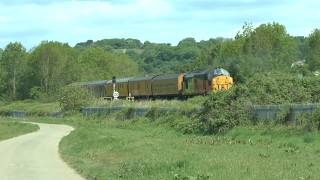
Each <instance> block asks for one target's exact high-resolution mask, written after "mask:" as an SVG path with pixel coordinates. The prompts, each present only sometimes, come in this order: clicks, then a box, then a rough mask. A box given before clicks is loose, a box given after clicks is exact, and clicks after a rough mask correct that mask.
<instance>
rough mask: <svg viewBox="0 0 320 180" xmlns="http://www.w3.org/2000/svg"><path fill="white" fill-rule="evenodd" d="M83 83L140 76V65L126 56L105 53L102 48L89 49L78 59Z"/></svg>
mask: <svg viewBox="0 0 320 180" xmlns="http://www.w3.org/2000/svg"><path fill="white" fill-rule="evenodd" d="M77 64H78V68H77V70H78V71H79V72H78V74H79V77H80V80H81V81H93V80H101V79H111V78H112V76H117V77H125V76H126V77H127V76H134V75H137V74H138V71H139V70H138V64H137V63H136V62H134V61H133V60H131V59H130V58H129V57H128V56H127V55H125V54H115V53H110V52H105V51H104V50H103V49H102V48H89V49H86V50H84V51H82V52H81V53H80V55H79V56H78V59H77Z"/></svg>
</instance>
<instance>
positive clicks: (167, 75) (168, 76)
mask: <svg viewBox="0 0 320 180" xmlns="http://www.w3.org/2000/svg"><path fill="white" fill-rule="evenodd" d="M179 75H180V74H163V75H158V76H155V77H154V78H153V79H154V80H161V79H175V78H178V77H179Z"/></svg>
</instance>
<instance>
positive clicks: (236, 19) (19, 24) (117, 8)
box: [0, 0, 320, 49]
mask: <svg viewBox="0 0 320 180" xmlns="http://www.w3.org/2000/svg"><path fill="white" fill-rule="evenodd" d="M319 19H320V1H317V0H304V1H299V0H109V1H108V0H95V1H88V0H78V1H76V0H69V1H67V0H0V48H4V47H5V45H6V44H8V43H9V42H12V41H19V42H21V43H23V44H24V45H25V46H26V47H27V48H28V49H30V48H32V47H34V46H36V45H37V44H39V43H40V42H41V41H42V40H55V41H61V42H68V43H69V44H70V45H72V46H73V45H75V43H77V42H82V41H86V40H88V39H92V40H99V39H105V38H137V39H140V40H141V41H142V42H143V41H145V40H149V41H152V42H168V43H172V44H174V45H175V44H177V42H179V41H180V40H181V39H183V38H186V37H194V38H196V40H198V41H199V40H207V39H209V38H215V37H234V36H235V35H236V33H237V31H239V30H240V29H241V27H242V25H243V24H244V22H251V23H253V25H254V26H257V25H259V24H261V23H267V22H274V21H275V22H279V23H281V24H283V25H285V26H286V27H287V31H288V33H289V34H291V35H304V36H307V35H308V34H310V33H311V32H312V30H314V29H315V28H320V20H319Z"/></svg>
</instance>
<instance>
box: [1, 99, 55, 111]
mask: <svg viewBox="0 0 320 180" xmlns="http://www.w3.org/2000/svg"><path fill="white" fill-rule="evenodd" d="M13 110H14V111H24V112H29V113H32V112H35V113H41V112H56V111H59V110H60V108H59V104H58V103H57V102H52V103H42V102H38V101H34V100H25V101H14V102H9V103H2V104H0V112H8V111H13Z"/></svg>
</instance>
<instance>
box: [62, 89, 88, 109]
mask: <svg viewBox="0 0 320 180" xmlns="http://www.w3.org/2000/svg"><path fill="white" fill-rule="evenodd" d="M92 100H93V97H92V96H91V94H90V92H89V91H88V90H87V89H84V88H81V87H77V86H66V87H63V88H62V89H61V90H60V93H59V104H60V107H61V109H62V110H63V111H78V110H79V109H80V108H81V107H82V106H86V105H89V104H90V102H91V101H92Z"/></svg>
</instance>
